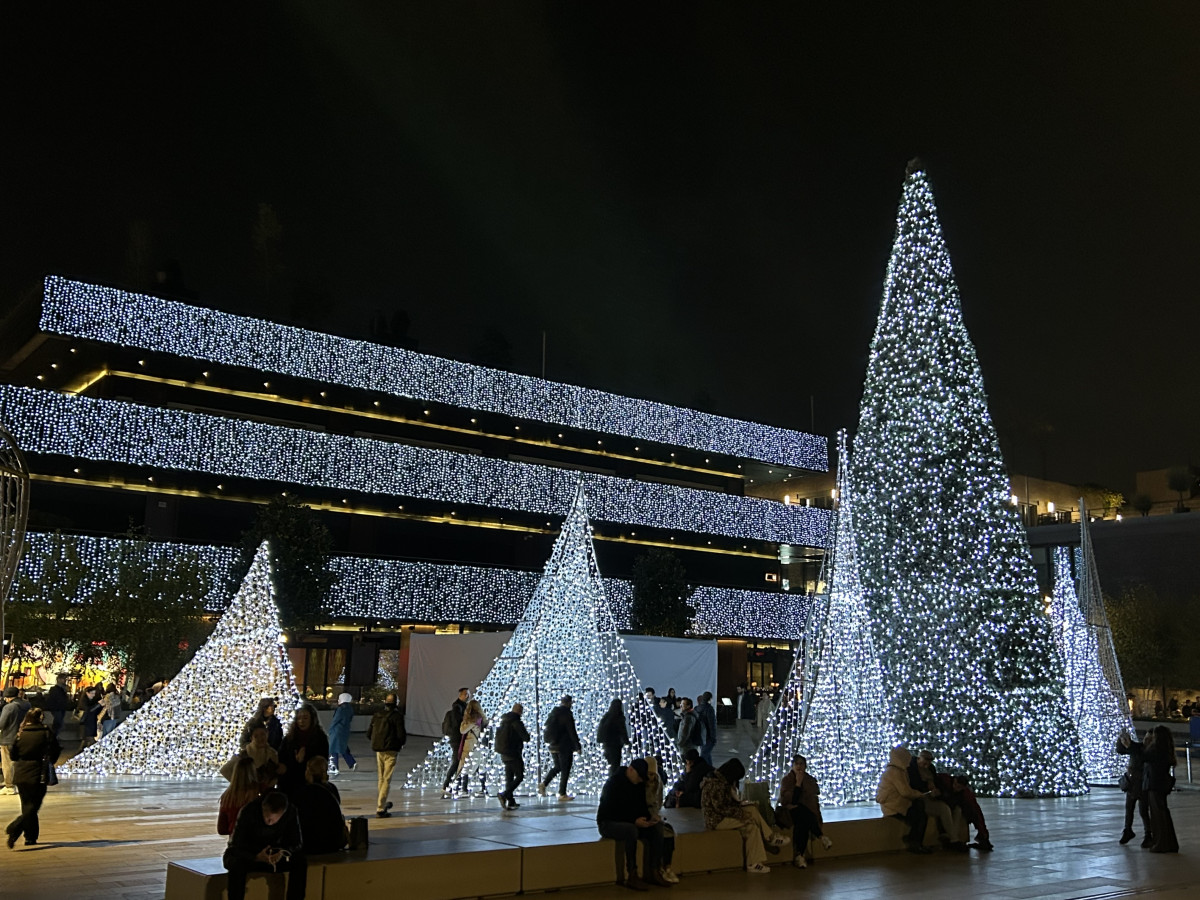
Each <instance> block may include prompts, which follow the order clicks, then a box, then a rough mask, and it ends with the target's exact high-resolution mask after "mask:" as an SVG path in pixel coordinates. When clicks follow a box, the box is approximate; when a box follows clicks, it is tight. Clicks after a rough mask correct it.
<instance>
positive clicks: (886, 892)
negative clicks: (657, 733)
mask: <svg viewBox="0 0 1200 900" xmlns="http://www.w3.org/2000/svg"><path fill="white" fill-rule="evenodd" d="M427 747H428V742H424V741H419V740H414V741H412V742H410V744H409V747H408V748H407V749H406V750H405V751H404V753H403V754H402V758H401V760H400V761H399V763H398V765H397V767H396V778H395V779H394V784H396V785H399V784H401V783H403V777H402V773H403V772H405V771H407V770H408V768H411V767H412V766H413V765H415V764H416V763H417V762H418V761H419V760H420V759H421V758H422V757H423V755H424V751H425V749H426V748H427ZM337 784H338V787H339V789H340V791H341V794H342V799H343V808H344V810H345V812H346V814H347V815H371V816H372V818H371V820H370V828H371V833H372V835H374V836H376V837H378V838H385V837H388V836H394V834H392V833H393V832H394V830H395V829H403V828H410V827H413V826H416V825H440V826H443V827H442V828H439V829H437V831H438V832H439V833H440V834H439V836H441V835H444V834H448V833H450V832H451V831H453V833H455V834H458V833H459V832H461V835H460V836H462V837H470V836H472V834H473V832H476V831H484V830H493V829H495V828H496V827H497V823H498V821H500V820H502V819H504V818H506V817H504V816H503V814H502V813H501V811H500V808H499V804H498V803H497V802H496V801H495V800H494V799H491V798H487V799H485V798H475V799H471V800H466V801H462V800H460V801H449V800H442V799H441V796H440V793H438V792H435V791H424V792H421V791H405V790H403V789H397V788H394V789H393V792H392V798H393V800H394V801H395V803H396V808H395V809H394V810H393V813H394V815H393V817H392V818H390V819H386V820H385V819H376V818H374V817H373V813H374V807H375V802H374V798H375V771H374V756H373V754H370V753H366V754H364V755H363V757H361V758H360V765H359V770H358V771H356V772H351V773H345V774H343V775H341V776H339V777H338V779H337ZM223 788H224V782H222V781H219V780H218V781H208V780H196V781H186V782H178V781H167V780H164V779H157V778H137V777H119V778H108V779H98V778H71V779H65V778H64V779H63V781H62V783H61V784H59V785H58V786H57V787H54V788H52V789H51V791H50V793H49V795H48V796H47V798H46V804H45V806H44V807H43V809H42V836H41V843H40V844H39V845H37V846H35V847H28V848H27V847H24V846H23V845H22V844H20V843H18V845H17V849H16V850H14V851H8V850H5V849H3V848H2V847H0V898H3V900H26V898H50V897H69V898H73V900H90V898H97V900H101V898H103V900H120V898H139V900H145V898H150V897H155V898H158V897H162V896H163V890H164V885H165V882H166V866H167V862H168V861H169V860H175V859H191V858H196V857H204V856H219V855H220V853H221V850H222V849H223V847H224V844H225V839H224V838H223V837H220V836H219V835H217V834H216V820H217V813H216V810H217V797H218V796H219V795H220V793H221V791H222V790H223ZM1123 802H1124V798H1123V795H1121V794H1120V793H1119V792H1118V791H1116V790H1115V789H1096V790H1094V791H1093V792H1092V793H1091V794H1090V795H1088V796H1085V797H1077V798H1068V799H1061V800H984V801H983V808H984V813H985V815H986V816H987V818H988V824H989V826H990V828H991V832H992V840H993V841H994V842H995V844H996V851H995V852H994V853H992V854H988V855H983V856H980V855H978V854H975V853H971V854H970V855H959V854H953V853H946V852H938V853H934V854H932V855H930V856H922V857H915V856H911V855H909V854H906V853H898V854H883V855H876V856H866V857H858V858H853V857H850V858H842V859H835V860H828V861H823V862H821V863H819V864H817V865H814V866H812V867H810V868H809V869H807V870H803V871H801V870H797V869H793V868H791V867H790V866H776V867H775V868H774V869H773V871H772V873H771V874H770V875H769V876H753V875H747V874H746V873H743V872H730V873H724V874H718V875H708V876H693V877H689V878H686V879H684V881H683V882H682V883H681V884H679V885H677V886H676V887H674V888H672V889H671V890H672V892H673V893H674V894H675V895H676V896H677V897H678V896H681V895H685V896H687V897H689V898H692V900H701V898H705V897H717V896H728V895H733V894H751V895H763V894H773V893H780V892H788V893H793V892H799V893H800V894H801V895H804V896H807V895H812V896H830V897H836V898H838V900H867V898H877V897H889V898H892V897H899V898H904V897H913V898H918V897H919V898H929V900H939V898H946V900H963V898H972V900H975V898H997V900H999V898H1009V900H1023V898H1049V900H1069V898H1116V897H1124V896H1133V895H1135V894H1136V895H1148V896H1150V897H1151V898H1152V900H1176V898H1180V900H1181V898H1185V897H1187V898H1193V900H1194V898H1197V897H1200V792H1195V791H1183V792H1178V793H1175V794H1172V795H1171V805H1172V807H1173V813H1174V816H1175V826H1176V829H1177V831H1178V833H1179V842H1180V846H1181V847H1182V851H1181V852H1180V853H1179V854H1178V855H1174V854H1150V853H1147V852H1146V851H1143V850H1141V849H1140V848H1138V843H1139V842H1140V835H1139V838H1138V840H1135V841H1133V842H1131V843H1130V844H1128V845H1126V846H1124V847H1122V846H1120V845H1119V844H1118V843H1117V838H1118V836H1119V835H1120V833H1121V818H1122V811H1123ZM17 808H18V802H17V798H16V797H8V796H0V820H3V821H4V822H7V821H8V820H9V819H11V818H12V817H13V816H15V815H16V813H17ZM594 808H595V805H594V801H591V800H582V799H581V800H576V801H572V802H569V803H559V802H558V801H557V800H556V799H554V798H553V797H551V798H548V799H541V798H528V799H527V800H526V799H522V808H521V810H520V811H518V812H517V813H515V814H512V815H511V816H510V817H507V818H508V823H509V824H508V825H506V826H505V827H513V828H526V827H537V828H539V829H544V828H546V827H547V822H546V821H545V817H554V816H575V817H578V816H582V817H590V816H591V815H592V814H593V810H594ZM1135 827H1137V828H1139V829H1140V822H1139V823H1137V824H1136V826H1135ZM483 877H484V878H485V879H486V874H484V876H483ZM656 890H661V889H656ZM397 895H398V896H403V897H404V898H405V900H420V898H418V897H412V896H410V895H408V894H405V893H404V891H403V890H402V889H399V890H398V892H397ZM564 896H570V897H572V898H575V900H592V898H598V897H606V898H612V897H622V896H628V892H627V891H625V890H624V889H621V888H617V887H615V886H607V887H600V888H589V889H582V890H575V891H571V892H569V894H565V895H564Z"/></svg>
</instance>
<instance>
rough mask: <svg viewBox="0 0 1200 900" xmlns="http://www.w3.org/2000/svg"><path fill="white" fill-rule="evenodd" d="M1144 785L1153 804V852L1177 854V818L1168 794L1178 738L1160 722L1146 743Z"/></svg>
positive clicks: (1151, 810) (1151, 823)
mask: <svg viewBox="0 0 1200 900" xmlns="http://www.w3.org/2000/svg"><path fill="white" fill-rule="evenodd" d="M1143 755H1144V766H1145V771H1144V772H1143V780H1142V787H1143V789H1144V790H1145V791H1146V804H1147V805H1148V806H1149V807H1150V830H1151V832H1152V833H1153V834H1154V844H1153V845H1152V846H1151V847H1150V852H1151V853H1178V852H1179V838H1178V837H1176V836H1175V821H1174V819H1172V818H1171V810H1170V809H1169V808H1168V807H1167V794H1169V793H1171V791H1173V790H1174V789H1175V774H1174V771H1173V770H1174V768H1175V739H1174V738H1173V737H1172V735H1171V729H1169V728H1168V727H1167V726H1166V725H1157V726H1155V728H1154V734H1153V736H1152V739H1151V741H1150V742H1149V743H1148V744H1147V745H1146V746H1145V752H1144V754H1143Z"/></svg>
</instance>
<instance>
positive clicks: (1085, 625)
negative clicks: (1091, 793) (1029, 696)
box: [1049, 500, 1133, 782]
mask: <svg viewBox="0 0 1200 900" xmlns="http://www.w3.org/2000/svg"><path fill="white" fill-rule="evenodd" d="M1079 509H1080V519H1081V520H1082V521H1081V524H1080V526H1079V527H1080V532H1081V533H1080V547H1079V552H1078V554H1077V555H1076V554H1072V552H1071V550H1070V549H1069V548H1067V547H1058V548H1056V549H1055V551H1054V594H1053V596H1052V597H1051V601H1050V608H1049V613H1050V622H1051V625H1052V627H1053V631H1054V637H1055V640H1056V641H1057V643H1058V647H1059V651H1060V652H1061V653H1062V657H1063V668H1064V670H1065V673H1066V683H1065V684H1066V697H1067V708H1068V710H1069V711H1070V714H1071V718H1072V719H1073V720H1074V721H1075V727H1076V728H1077V729H1078V731H1079V740H1080V744H1081V746H1082V749H1083V761H1084V767H1085V769H1086V771H1087V776H1088V780H1089V781H1092V782H1112V781H1115V780H1116V779H1118V778H1120V777H1121V773H1122V772H1124V771H1125V768H1126V758H1125V757H1123V756H1120V755H1119V754H1118V753H1117V752H1116V744H1117V738H1118V737H1120V734H1121V732H1122V731H1124V730H1126V729H1128V730H1129V732H1130V733H1131V734H1132V733H1133V721H1132V720H1131V718H1130V715H1129V707H1128V705H1127V704H1126V702H1125V686H1124V682H1123V681H1122V679H1121V669H1120V666H1119V665H1118V664H1117V654H1116V651H1115V649H1114V648H1113V643H1112V630H1111V629H1110V628H1109V625H1108V615H1107V614H1106V613H1105V611H1104V601H1103V598H1102V597H1101V594H1100V575H1099V573H1098V572H1097V570H1096V558H1095V556H1094V555H1093V553H1092V541H1091V532H1090V529H1089V528H1088V521H1087V508H1086V506H1085V505H1084V503H1083V501H1082V500H1081V501H1080V503H1079ZM1072 557H1074V559H1072ZM1072 562H1077V563H1078V577H1076V572H1075V570H1074V567H1073V566H1072V565H1071V564H1072ZM1077 584H1078V587H1076V585H1077Z"/></svg>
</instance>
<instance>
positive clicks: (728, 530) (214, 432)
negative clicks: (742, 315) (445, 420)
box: [0, 385, 829, 547]
mask: <svg viewBox="0 0 1200 900" xmlns="http://www.w3.org/2000/svg"><path fill="white" fill-rule="evenodd" d="M0 423H3V424H4V425H5V426H6V427H8V428H9V429H10V431H11V432H12V434H13V435H14V437H16V439H17V440H18V441H19V442H20V443H21V445H22V447H23V448H24V450H25V452H26V453H27V454H57V455H62V456H68V457H74V458H77V459H85V460H97V461H101V462H112V463H122V464H126V465H134V466H142V467H145V468H148V469H162V470H177V471H179V470H182V471H186V472H203V473H206V474H210V475H217V476H224V477H230V478H250V479H256V480H263V481H274V482H278V483H280V484H290V485H303V486H306V487H317V488H332V489H335V490H346V491H354V492H358V493H363V494H374V495H378V494H384V495H389V496H393V497H413V498H419V499H425V500H435V501H440V502H444V503H454V504H458V503H462V504H470V505H474V506H482V507H488V508H492V509H502V510H516V511H520V512H527V513H538V514H544V515H562V514H563V513H565V512H566V510H567V508H568V507H569V506H570V503H571V497H572V494H573V492H574V486H575V480H576V479H577V478H578V477H579V474H578V473H577V472H572V471H570V470H567V469H559V468H555V467H552V466H541V465H534V464H531V463H522V462H512V461H509V460H502V459H492V458H489V457H485V456H474V455H471V454H467V453H457V452H454V451H450V450H438V449H434V448H430V447H420V446H415V445H411V444H399V443H394V442H390V441H380V440H373V439H369V438H360V437H349V436H346V435H338V434H326V433H324V432H315V431H308V430H305V429H300V428H285V427H281V426H278V425H269V424H265V423H262V422H251V421H243V420H238V419H230V418H226V417H223V416H214V415H207V414H204V413H195V412H185V411H182V410H175V409H156V408H151V407H146V406H140V405H138V404H134V403H125V402H121V401H115V400H97V399H93V398H90V397H80V396H69V395H66V394H57V393H53V392H50V391H40V390H34V389H31V388H23V387H13V386H9V385H0ZM586 478H587V481H588V484H589V489H590V490H591V491H592V493H593V495H594V497H595V517H596V518H597V519H600V520H603V521H606V522H614V523H619V524H624V525H635V526H637V525H643V526H647V527H651V528H664V529H679V530H680V531H684V532H701V533H705V534H714V535H724V536H726V537H735V538H741V539H749V540H763V541H771V542H774V543H785V544H799V545H803V546H809V547H820V546H824V542H825V529H826V526H827V523H828V521H829V513H828V511H827V510H822V509H816V508H809V507H804V506H788V505H786V504H782V503H778V502H776V501H772V500H762V499H759V498H757V497H740V496H736V495H733V494H723V493H720V492H717V491H707V490H699V489H696V488H686V487H678V486H676V485H669V484H657V483H651V482H642V481H633V480H629V479H624V478H616V477H614V476H610V475H588V476H586Z"/></svg>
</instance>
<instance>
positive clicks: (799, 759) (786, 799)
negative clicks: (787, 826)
mask: <svg viewBox="0 0 1200 900" xmlns="http://www.w3.org/2000/svg"><path fill="white" fill-rule="evenodd" d="M820 795H821V788H820V786H819V785H818V784H817V779H815V778H813V777H812V776H811V775H809V774H808V760H807V759H805V758H804V757H803V756H800V755H796V756H793V757H792V767H791V768H790V769H788V773H787V774H786V775H784V776H783V781H782V782H780V784H779V805H780V806H782V807H783V808H784V809H786V810H787V811H788V812H789V813H790V814H791V817H792V846H793V847H795V850H796V857H795V859H794V860H793V861H792V862H793V863H794V864H795V866H796V868H798V869H803V868H805V867H806V866H807V865H808V861H807V860H806V859H805V858H804V849H805V847H807V846H808V840H809V837H810V836H811V837H815V838H819V839H820V841H821V846H822V847H824V848H825V849H826V850H828V849H829V848H830V847H832V846H833V841H831V840H830V839H829V836H828V835H827V834H825V833H824V832H823V831H822V830H821V826H822V825H823V824H824V822H823V821H822V819H821V801H820Z"/></svg>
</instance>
